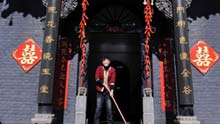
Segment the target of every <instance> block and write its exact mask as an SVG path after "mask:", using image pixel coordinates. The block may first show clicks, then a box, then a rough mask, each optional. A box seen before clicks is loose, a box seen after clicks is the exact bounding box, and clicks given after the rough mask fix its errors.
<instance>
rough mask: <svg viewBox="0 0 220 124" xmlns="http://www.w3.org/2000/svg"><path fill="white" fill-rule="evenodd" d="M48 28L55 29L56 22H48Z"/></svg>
mask: <svg viewBox="0 0 220 124" xmlns="http://www.w3.org/2000/svg"><path fill="white" fill-rule="evenodd" d="M47 27H49V28H54V27H56V26H55V24H54V21H48V22H47Z"/></svg>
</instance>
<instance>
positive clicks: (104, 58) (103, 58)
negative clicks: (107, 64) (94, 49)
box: [101, 56, 111, 62]
mask: <svg viewBox="0 0 220 124" xmlns="http://www.w3.org/2000/svg"><path fill="white" fill-rule="evenodd" d="M106 59H108V60H109V61H111V60H110V59H109V57H107V56H105V57H102V59H101V61H102V62H103V61H104V60H106Z"/></svg>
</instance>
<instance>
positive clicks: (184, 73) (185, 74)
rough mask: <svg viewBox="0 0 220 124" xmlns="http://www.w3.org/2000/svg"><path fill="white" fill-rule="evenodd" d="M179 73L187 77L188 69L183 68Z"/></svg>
mask: <svg viewBox="0 0 220 124" xmlns="http://www.w3.org/2000/svg"><path fill="white" fill-rule="evenodd" d="M181 75H182V76H183V77H189V75H190V71H189V70H188V69H186V68H184V69H183V71H182V73H181Z"/></svg>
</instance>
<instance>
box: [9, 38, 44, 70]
mask: <svg viewBox="0 0 220 124" xmlns="http://www.w3.org/2000/svg"><path fill="white" fill-rule="evenodd" d="M41 53H42V50H41V48H40V47H39V45H38V44H37V43H36V42H35V41H34V40H33V39H32V38H28V39H27V40H25V41H24V42H23V43H22V44H21V45H20V46H18V47H17V48H16V49H15V50H14V51H13V52H12V54H11V55H12V57H13V58H14V59H15V61H16V62H17V63H18V65H20V66H21V68H22V69H23V70H24V72H25V73H28V72H29V71H30V70H31V69H32V68H33V67H34V66H35V65H37V63H38V62H39V61H40V60H41Z"/></svg>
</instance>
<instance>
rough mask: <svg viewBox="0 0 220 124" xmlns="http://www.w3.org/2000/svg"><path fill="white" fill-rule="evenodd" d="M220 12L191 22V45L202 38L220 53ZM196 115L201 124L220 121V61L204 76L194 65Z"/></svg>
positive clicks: (217, 123) (212, 123)
mask: <svg viewBox="0 0 220 124" xmlns="http://www.w3.org/2000/svg"><path fill="white" fill-rule="evenodd" d="M218 22H220V14H216V15H210V16H209V18H208V19H206V18H197V19H196V20H195V21H192V22H191V23H189V39H190V47H192V46H193V45H194V44H196V43H197V41H198V40H199V39H200V38H202V39H204V40H205V41H206V43H207V44H209V45H210V46H211V47H212V48H213V49H214V50H215V51H216V52H217V53H218V54H219V48H220V36H219V33H220V25H219V23H218ZM192 76H193V86H194V97H195V115H196V116H197V117H198V120H200V121H201V124H219V122H220V118H219V115H220V104H219V103H220V99H219V96H220V92H219V91H220V83H219V80H220V66H219V61H218V62H217V63H216V64H215V65H214V66H213V67H212V68H211V69H210V71H209V72H208V73H207V74H206V75H205V76H203V75H202V74H201V73H200V72H199V71H197V70H196V69H195V68H194V67H192Z"/></svg>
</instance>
